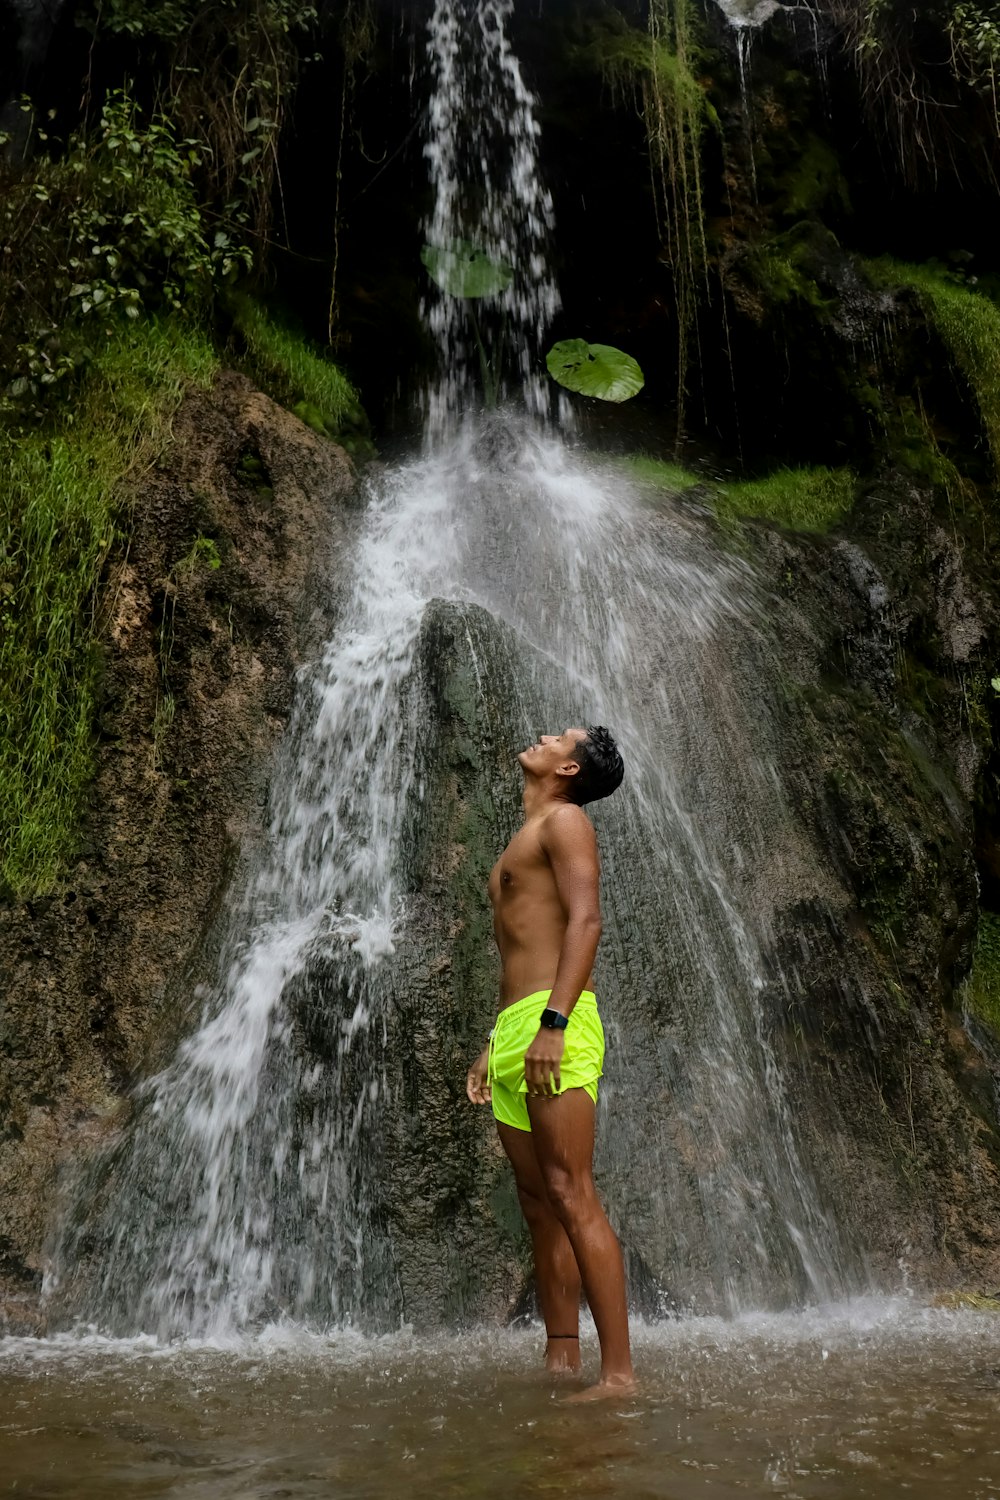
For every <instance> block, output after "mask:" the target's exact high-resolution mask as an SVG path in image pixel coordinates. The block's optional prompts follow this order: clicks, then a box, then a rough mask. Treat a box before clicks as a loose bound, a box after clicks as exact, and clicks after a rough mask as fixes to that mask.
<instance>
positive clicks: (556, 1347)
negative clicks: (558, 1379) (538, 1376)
mask: <svg viewBox="0 0 1000 1500" xmlns="http://www.w3.org/2000/svg"><path fill="white" fill-rule="evenodd" d="M545 1373H546V1374H547V1375H578V1374H579V1373H580V1340H579V1339H570V1338H561V1339H548V1340H547V1342H546V1345H545Z"/></svg>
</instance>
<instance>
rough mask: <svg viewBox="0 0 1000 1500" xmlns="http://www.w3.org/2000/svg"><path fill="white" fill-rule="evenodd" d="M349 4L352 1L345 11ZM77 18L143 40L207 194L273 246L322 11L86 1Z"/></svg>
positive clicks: (251, 1) (236, 0)
mask: <svg viewBox="0 0 1000 1500" xmlns="http://www.w3.org/2000/svg"><path fill="white" fill-rule="evenodd" d="M347 8H348V9H350V8H351V7H350V5H348V7H347ZM76 19H77V24H79V25H81V26H84V27H86V28H88V29H89V30H90V31H92V32H93V33H94V35H95V37H96V38H97V39H98V41H99V40H100V38H101V36H102V35H103V34H107V33H111V34H115V35H117V36H125V37H128V38H131V39H132V40H133V41H134V42H135V43H137V44H138V47H139V50H140V55H141V58H142V68H143V71H148V70H152V71H153V72H154V74H158V75H159V79H160V80H161V81H160V84H159V95H160V98H161V100H162V104H163V109H164V112H165V113H166V114H168V115H169V117H170V118H171V120H173V121H174V122H175V124H176V127H177V130H178V133H179V134H180V135H182V136H185V137H191V138H192V139H195V140H197V141H198V142H199V144H200V147H201V158H202V159H201V162H200V164H199V172H198V178H199V185H200V194H201V200H202V202H203V203H204V204H206V205H209V204H210V205H211V206H212V208H213V211H214V212H215V213H217V214H218V215H219V218H220V224H221V227H222V230H223V232H231V226H233V225H240V226H246V230H247V231H248V232H250V233H251V234H252V235H253V237H254V238H255V239H256V241H257V243H258V244H259V245H263V244H264V243H266V241H267V238H268V234H269V229H270V222H271V203H272V196H273V188H274V183H275V179H276V177H277V170H278V155H277V141H278V135H279V133H280V131H281V128H282V125H283V123H284V119H285V115H286V112H287V107H288V100H289V97H290V95H291V93H292V92H293V90H294V88H295V84H296V81H297V77H298V73H299V68H300V63H301V58H302V53H303V50H304V49H303V47H302V41H303V39H304V37H305V36H307V35H308V33H309V32H310V31H311V30H312V28H313V27H314V25H315V23H316V19H317V11H316V7H315V6H313V5H307V4H303V3H301V0H215V3H213V4H208V5H206V4H204V3H201V0H151V3H149V4H147V3H145V0H83V4H82V5H81V6H79V7H78V9H77V11H76Z"/></svg>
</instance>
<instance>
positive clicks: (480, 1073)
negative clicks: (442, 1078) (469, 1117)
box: [465, 1044, 493, 1104]
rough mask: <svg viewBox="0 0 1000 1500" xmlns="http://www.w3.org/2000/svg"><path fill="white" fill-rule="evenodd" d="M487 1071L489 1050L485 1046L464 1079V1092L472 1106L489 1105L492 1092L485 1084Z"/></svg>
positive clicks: (487, 1075)
mask: <svg viewBox="0 0 1000 1500" xmlns="http://www.w3.org/2000/svg"><path fill="white" fill-rule="evenodd" d="M489 1069H490V1049H489V1045H488V1044H487V1045H486V1046H485V1047H484V1048H483V1050H482V1052H480V1054H479V1056H478V1057H477V1058H476V1060H475V1062H474V1063H473V1064H472V1067H471V1068H470V1069H469V1071H468V1073H467V1075H466V1079H465V1092H466V1093H467V1094H468V1096H469V1098H470V1100H471V1101H472V1103H473V1104H489V1102H490V1100H491V1099H492V1097H493V1090H492V1089H491V1088H490V1086H489V1083H488V1082H487V1079H488V1077H489Z"/></svg>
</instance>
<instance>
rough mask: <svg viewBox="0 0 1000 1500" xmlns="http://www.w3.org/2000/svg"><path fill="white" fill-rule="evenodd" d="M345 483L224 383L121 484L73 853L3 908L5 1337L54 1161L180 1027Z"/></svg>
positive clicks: (311, 606) (268, 750)
mask: <svg viewBox="0 0 1000 1500" xmlns="http://www.w3.org/2000/svg"><path fill="white" fill-rule="evenodd" d="M247 452H252V453H253V454H254V455H256V458H257V462H258V464H259V468H258V469H256V470H254V471H253V472H251V471H250V470H248V468H247V466H246V464H245V463H244V462H242V459H243V456H244V455H245V454H246V453H247ZM264 473H266V476H267V478H266V484H265V483H264V480H263V477H262V476H263V475H264ZM353 486H354V475H353V470H352V467H351V465H350V463H349V461H348V459H347V458H346V456H345V455H344V454H343V453H342V452H341V450H340V449H339V448H337V447H336V446H335V445H334V444H332V443H330V442H328V441H326V440H324V439H323V438H320V437H317V436H316V435H315V434H314V433H313V432H311V431H310V430H309V429H308V428H306V427H304V426H303V425H302V423H301V422H299V421H298V420H297V419H296V418H295V417H293V416H292V415H290V414H289V413H288V412H286V411H284V410H282V409H281V408H280V407H278V406H276V405H275V404H274V403H273V402H272V401H270V400H269V399H268V398H267V397H266V396H264V395H262V394H261V393H260V392H259V391H256V390H255V389H254V388H253V387H252V385H251V384H250V383H249V381H247V380H246V379H244V378H243V377H242V376H238V375H234V374H224V375H222V376H221V377H220V378H219V380H218V382H217V384H216V387H215V389H214V390H213V391H212V393H211V394H208V395H200V394H199V395H192V396H191V397H189V398H188V400H187V401H186V402H185V404H184V406H183V407H182V408H181V410H180V412H179V413H178V415H177V418H176V420H175V423H174V441H173V444H172V447H171V449H170V451H169V452H168V453H167V454H166V455H165V456H164V457H163V458H162V459H161V460H160V462H159V464H158V466H157V467H156V468H155V469H154V470H152V471H151V472H148V473H146V474H144V475H142V476H140V477H139V478H138V479H137V480H136V481H135V482H134V484H133V486H132V490H131V493H130V495H129V496H128V501H129V504H130V506H131V510H132V525H131V531H130V536H129V540H128V543H127V546H125V547H123V548H122V549H120V550H119V552H118V553H117V554H116V555H115V556H114V557H113V558H112V561H111V563H110V565H109V569H108V573H107V576H106V578H105V581H104V587H103V590H102V605H101V608H102V612H103V614H102V626H101V630H100V640H101V651H102V660H103V677H102V683H103V689H102V698H101V702H100V705H99V730H98V745H97V771H96V776H95V779H94V783H93V786H92V789H91V792H90V796H89V801H88V806H87V809H86V815H85V819H84V824H83V828H82V830H81V852H80V856H79V858H78V859H77V860H76V862H75V863H74V864H72V866H71V867H70V868H69V869H68V870H67V872H66V877H65V880H64V882H63V883H62V885H61V886H60V887H59V888H58V889H57V890H56V891H55V892H53V894H52V895H51V896H50V897H48V898H46V899H45V900H42V901H35V902H29V903H19V904H8V905H6V906H5V907H4V908H3V909H2V911H0V968H2V972H3V975H4V983H3V1005H2V1010H0V1288H7V1289H9V1292H10V1295H9V1297H8V1299H7V1301H6V1302H4V1303H3V1304H2V1305H0V1328H2V1327H3V1326H8V1327H12V1328H16V1327H29V1326H32V1327H33V1326H34V1323H33V1320H34V1318H35V1314H34V1313H33V1312H30V1313H27V1314H24V1315H23V1316H22V1314H20V1313H18V1312H17V1311H16V1309H17V1308H18V1307H23V1306H29V1305H30V1303H31V1295H29V1294H33V1293H35V1292H37V1287H38V1284H39V1281H40V1277H41V1273H42V1269H43V1264H44V1260H43V1250H42V1246H43V1242H44V1237H45V1233H46V1228H47V1225H48V1222H49V1221H50V1219H51V1217H52V1212H53V1207H54V1195H55V1194H56V1191H57V1187H56V1184H57V1177H58V1170H59V1165H60V1163H61V1162H63V1161H66V1160H67V1159H72V1158H76V1157H79V1156H83V1155H86V1154H87V1153H88V1152H89V1150H90V1149H92V1147H93V1145H94V1144H95V1143H97V1142H99V1141H102V1140H105V1139H108V1138H113V1136H114V1134H115V1132H116V1131H117V1130H118V1129H119V1128H120V1125H121V1123H122V1120H123V1118H124V1117H125V1115H126V1114H127V1110H128V1105H127V1103H126V1095H127V1092H128V1090H129V1088H130V1086H131V1085H132V1084H134V1083H135V1082H136V1081H137V1079H139V1078H141V1077H142V1076H143V1075H144V1074H145V1073H146V1072H148V1071H149V1070H151V1069H152V1068H154V1067H155V1066H156V1065H157V1063H158V1062H159V1061H160V1060H162V1059H163V1058H164V1057H165V1056H166V1055H167V1054H168V1052H169V1049H170V1048H171V1046H172V1044H173V1042H174V1040H175V1039H176V1037H177V1036H178V1034H180V1033H181V1032H182V1031H183V1030H184V1029H186V1028H187V1027H188V1026H189V1025H190V1023H191V1020H192V1017H193V1015H194V1014H195V1013H196V1010H197V998H196V996H195V995H193V994H192V983H193V980H192V978H191V974H192V972H193V968H194V967H195V958H196V954H197V952H198V948H199V943H200V942H201V941H202V939H203V937H204V936H205V934H206V933H207V932H208V931H209V930H210V928H211V924H212V921H213V917H214V915H215V913H216V910H217V908H218V903H219V901H220V899H221V897H222V893H223V891H224V889H225V885H226V880H227V877H228V875H229V874H230V872H231V870H232V868H233V865H234V862H235V860H236V858H237V852H238V850H239V849H240V848H241V847H242V848H243V849H244V851H245V852H248V851H251V850H252V847H253V844H254V840H255V838H256V837H257V835H258V833H259V831H260V829H261V828H262V826H263V823H264V819H265V812H266V802H267V776H268V773H269V770H270V767H271V762H272V757H273V752H274V748H275V744H276V741H277V740H278V738H279V737H280V735H281V732H282V729H283V727H284V724H285V720H286V718H287V715H288V712H289V708H290V704H291V697H292V691H293V684H294V678H295V670H296V668H297V666H298V665H299V664H300V663H301V661H302V660H303V658H304V656H305V655H306V653H307V652H309V651H311V650H313V649H315V647H316V645H317V643H318V642H320V641H322V639H324V638H325V636H326V635H327V633H328V632H329V629H330V625H331V621H332V619H333V617H334V614H335V611H336V606H337V579H338V576H339V568H340V566H341V563H342V560H343V556H344V544H345V542H346V540H347V538H348V536H349V534H350V532H351V531H352V529H353V526H354V523H355V519H356V518H354V517H352V514H351V512H350V509H349V507H348V506H347V505H346V501H347V499H348V497H349V495H350V492H351V491H352V489H353ZM26 1297H27V1299H28V1300H27V1302H25V1301H24V1299H25V1298H26ZM11 1299H13V1300H11Z"/></svg>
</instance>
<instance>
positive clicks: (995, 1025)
mask: <svg viewBox="0 0 1000 1500" xmlns="http://www.w3.org/2000/svg"><path fill="white" fill-rule="evenodd" d="M964 998H965V1003H966V1005H967V1006H968V1008H969V1010H970V1011H971V1013H972V1014H973V1015H974V1016H975V1017H976V1019H977V1020H978V1021H981V1022H982V1023H983V1024H984V1025H985V1026H988V1027H989V1028H990V1030H991V1031H992V1032H994V1034H995V1035H996V1036H997V1037H998V1038H1000V915H997V913H996V912H991V911H984V912H982V913H981V915H980V918H979V931H978V933H977V935H976V948H975V953H974V954H973V959H972V972H971V973H970V975H969V978H968V981H967V982H966V985H965V994H964Z"/></svg>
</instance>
